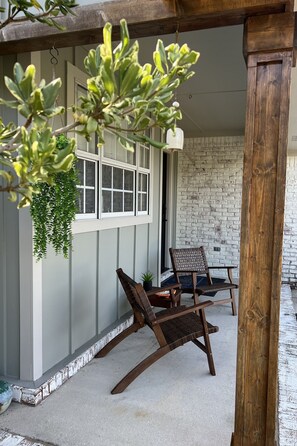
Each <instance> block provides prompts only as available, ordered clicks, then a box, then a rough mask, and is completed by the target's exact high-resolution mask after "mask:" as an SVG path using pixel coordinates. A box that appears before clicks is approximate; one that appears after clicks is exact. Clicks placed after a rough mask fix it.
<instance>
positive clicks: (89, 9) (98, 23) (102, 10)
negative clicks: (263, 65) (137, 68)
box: [0, 0, 294, 54]
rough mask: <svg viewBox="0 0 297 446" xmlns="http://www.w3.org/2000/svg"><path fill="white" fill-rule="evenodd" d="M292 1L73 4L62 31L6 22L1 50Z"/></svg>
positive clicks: (281, 8)
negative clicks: (106, 27) (123, 21)
mask: <svg viewBox="0 0 297 446" xmlns="http://www.w3.org/2000/svg"><path fill="white" fill-rule="evenodd" d="M293 3H294V2H293V0H236V1H230V0H200V1H194V0H150V1H149V2H148V1H147V0H118V1H110V0H109V1H107V0H103V1H102V2H101V3H98V4H93V5H88V6H81V7H77V8H75V12H76V15H75V16H70V15H68V16H66V17H60V18H59V19H58V20H59V22H60V24H62V25H64V26H65V27H66V31H58V30H56V29H55V28H50V27H48V26H46V25H42V24H40V23H31V22H24V23H19V24H10V25H9V26H7V27H6V28H4V29H3V30H1V32H0V54H9V53H20V52H26V51H37V50H42V49H45V48H51V47H52V46H53V45H55V46H56V47H57V48H58V47H69V46H76V45H86V44H92V43H99V42H101V40H102V28H103V26H104V24H105V23H106V22H107V21H109V22H111V23H112V24H113V25H114V27H115V29H114V37H115V38H118V36H119V33H118V31H119V29H118V25H119V21H120V19H121V18H125V19H126V20H127V22H128V24H129V28H130V34H131V37H145V36H151V35H162V34H168V33H173V32H175V30H176V26H177V23H179V29H180V31H181V32H183V31H190V30H197V29H205V28H211V27H218V26H228V25H235V24H240V23H243V22H244V20H245V19H246V18H247V17H249V16H252V15H260V14H275V13H282V12H285V11H287V10H291V11H293Z"/></svg>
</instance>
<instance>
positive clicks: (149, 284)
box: [143, 280, 153, 291]
mask: <svg viewBox="0 0 297 446" xmlns="http://www.w3.org/2000/svg"><path fill="white" fill-rule="evenodd" d="M143 288H144V290H145V291H150V290H151V289H152V288H153V281H152V280H149V281H148V282H143Z"/></svg>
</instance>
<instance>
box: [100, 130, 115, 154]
mask: <svg viewBox="0 0 297 446" xmlns="http://www.w3.org/2000/svg"><path fill="white" fill-rule="evenodd" d="M103 155H104V156H105V157H106V158H111V159H116V137H115V136H114V135H113V134H112V133H109V132H105V133H104V149H103Z"/></svg>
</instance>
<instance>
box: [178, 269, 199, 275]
mask: <svg viewBox="0 0 297 446" xmlns="http://www.w3.org/2000/svg"><path fill="white" fill-rule="evenodd" d="M175 272H176V273H179V274H181V273H186V274H187V273H190V274H193V273H199V271H198V270H197V269H194V270H190V269H187V270H185V269H183V270H178V269H177V270H176V271H175ZM201 274H203V273H201Z"/></svg>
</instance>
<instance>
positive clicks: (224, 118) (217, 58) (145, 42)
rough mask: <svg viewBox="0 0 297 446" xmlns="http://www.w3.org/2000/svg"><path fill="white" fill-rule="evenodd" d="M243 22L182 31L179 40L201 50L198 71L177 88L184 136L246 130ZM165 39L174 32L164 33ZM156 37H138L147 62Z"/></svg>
mask: <svg viewBox="0 0 297 446" xmlns="http://www.w3.org/2000/svg"><path fill="white" fill-rule="evenodd" d="M242 35H243V26H241V25H236V26H229V27H224V28H215V29H207V30H200V31H191V32H185V33H180V35H179V37H178V42H179V43H180V44H182V43H187V44H188V45H189V46H190V47H191V48H192V49H195V50H197V51H199V52H200V59H199V61H198V63H197V65H196V67H195V71H196V75H195V76H194V77H193V78H192V79H190V80H189V81H188V82H186V83H185V84H184V85H182V86H181V87H180V88H179V89H178V92H177V99H178V101H179V103H180V105H181V109H182V112H183V119H182V121H181V122H180V123H179V125H180V127H182V128H183V130H184V132H185V137H201V136H228V135H230V136H235V135H243V134H244V125H245V101H246V66H245V62H244V58H243V54H242ZM161 38H162V40H163V41H164V43H170V42H174V41H175V35H172V34H171V35H166V36H161ZM156 40H157V37H147V38H142V39H139V43H140V48H141V54H142V55H143V61H142V62H145V61H146V62H148V61H149V58H150V55H151V54H152V52H153V49H154V46H155V44H156Z"/></svg>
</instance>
